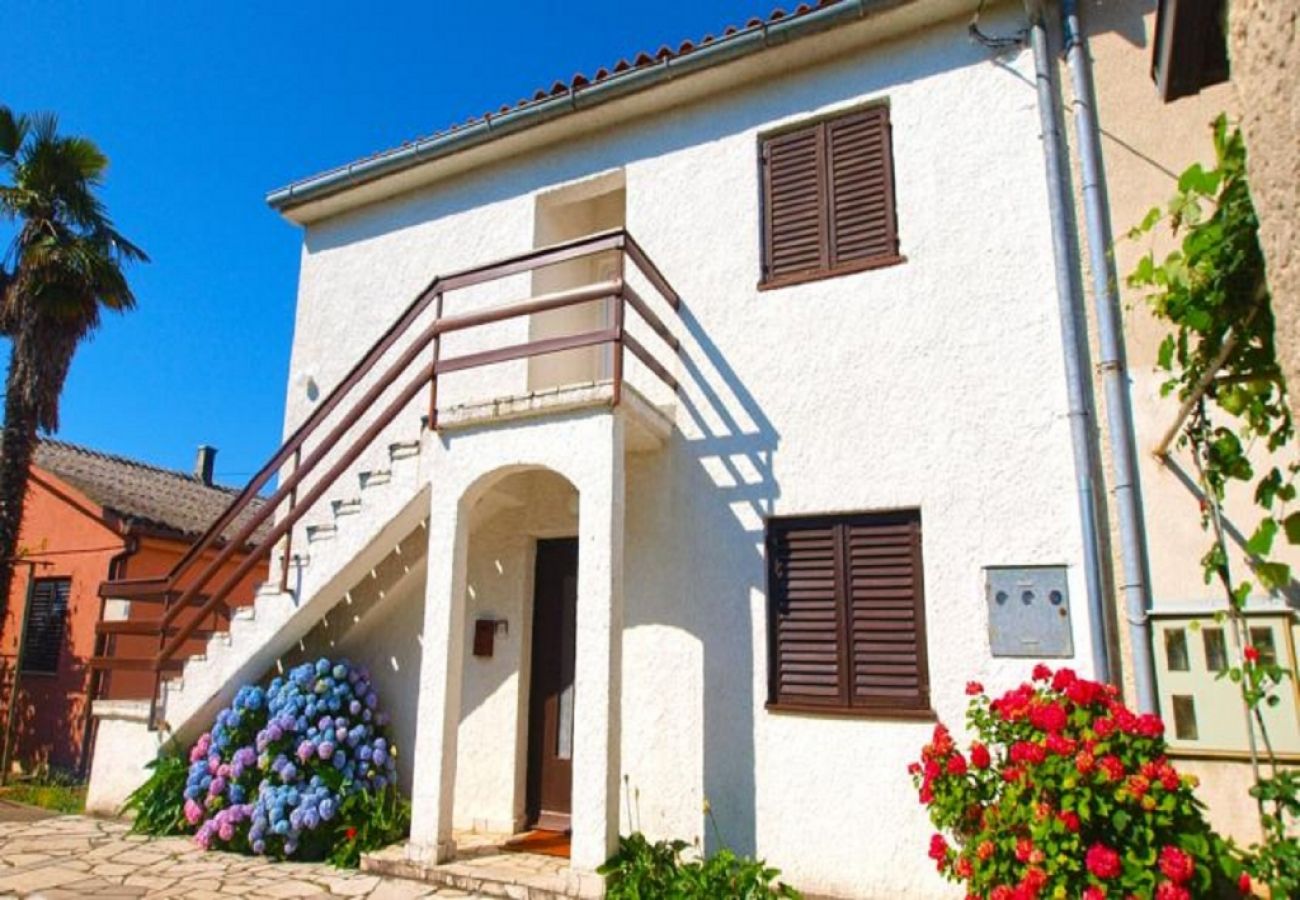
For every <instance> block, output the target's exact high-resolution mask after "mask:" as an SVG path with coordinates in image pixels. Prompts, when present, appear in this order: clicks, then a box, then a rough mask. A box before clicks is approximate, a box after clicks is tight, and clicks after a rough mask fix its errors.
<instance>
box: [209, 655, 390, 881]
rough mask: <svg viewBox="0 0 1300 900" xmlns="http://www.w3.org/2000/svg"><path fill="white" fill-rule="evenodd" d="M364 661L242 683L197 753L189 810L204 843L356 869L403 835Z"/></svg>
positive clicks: (382, 726) (381, 719)
mask: <svg viewBox="0 0 1300 900" xmlns="http://www.w3.org/2000/svg"><path fill="white" fill-rule="evenodd" d="M378 707H379V700H378V697H377V695H376V694H375V691H374V688H373V687H372V685H371V683H370V677H369V674H368V673H367V671H366V670H365V668H364V667H358V666H353V665H351V664H350V663H348V662H346V661H338V662H331V661H330V660H328V659H320V660H317V661H316V662H314V663H304V664H302V665H300V666H297V667H295V668H294V669H292V670H291V671H290V672H289V673H288V674H287V675H285V676H277V677H276V678H274V679H273V680H272V681H271V683H270V685H269V686H268V687H266V688H265V689H264V688H262V687H259V686H256V685H245V686H244V687H242V688H240V689H239V692H238V693H237V694H236V695H235V699H234V701H233V702H232V703H231V705H230V706H229V707H227V708H226V709H223V710H221V712H219V713H218V714H217V716H216V719H215V721H214V722H213V725H212V730H211V731H209V732H207V733H205V734H203V735H202V736H200V737H199V739H198V741H197V742H195V744H194V746H193V747H192V748H191V749H190V754H189V769H188V773H187V777H186V782H185V789H184V801H183V803H184V806H183V815H184V819H185V821H186V823H188V825H189V826H190V827H191V828H193V829H196V831H195V840H196V841H197V842H198V844H199V845H200V846H202V847H204V848H205V849H207V848H215V849H227V850H236V851H241V852H252V853H256V854H264V855H267V856H271V857H277V858H279V857H294V858H298V859H323V858H329V859H331V860H332V861H334V862H337V863H340V864H343V865H348V864H352V865H355V863H356V859H357V858H358V857H359V855H360V852H361V851H363V850H366V849H370V848H371V847H373V846H379V845H381V844H383V843H387V842H388V841H390V840H395V839H397V838H399V837H401V836H402V834H404V833H405V829H406V826H407V823H408V821H409V813H408V812H407V807H406V804H405V802H404V801H402V800H401V798H400V797H399V796H398V794H397V786H396V778H397V748H396V747H395V746H393V745H392V744H391V743H390V740H389V737H388V734H387V729H386V725H387V717H386V716H385V714H384V713H383V712H381V711H380V710H379V708H378Z"/></svg>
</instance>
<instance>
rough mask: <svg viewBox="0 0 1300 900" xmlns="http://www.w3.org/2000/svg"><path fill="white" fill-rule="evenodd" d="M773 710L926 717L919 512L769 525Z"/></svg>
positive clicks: (927, 692) (776, 521)
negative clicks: (918, 715) (919, 715)
mask: <svg viewBox="0 0 1300 900" xmlns="http://www.w3.org/2000/svg"><path fill="white" fill-rule="evenodd" d="M767 548H768V600H769V615H768V629H769V635H768V637H769V697H768V700H769V706H770V707H772V708H773V709H778V710H780V709H792V710H809V711H828V712H858V713H877V714H888V713H896V714H900V715H917V714H921V715H929V714H930V690H929V677H928V669H927V661H926V651H925V599H924V597H925V595H924V590H923V585H922V565H921V519H920V514H919V513H918V512H917V511H916V510H905V511H899V512H888V513H874V514H873V513H862V514H851V515H844V516H820V517H808V518H799V519H774V520H772V521H771V522H770V523H769V526H768V542H767Z"/></svg>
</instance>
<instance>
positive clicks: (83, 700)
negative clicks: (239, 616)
mask: <svg viewBox="0 0 1300 900" xmlns="http://www.w3.org/2000/svg"><path fill="white" fill-rule="evenodd" d="M215 455H216V451H215V450H214V449H212V448H210V447H201V448H199V455H198V460H197V462H196V465H195V471H194V473H193V474H189V473H185V472H177V471H172V470H168V469H161V468H158V467H156V466H150V465H147V464H145V463H141V462H137V461H135V460H130V459H125V458H123V457H120V456H112V455H110V454H106V453H100V452H98V451H95V450H90V449H88V448H85V447H78V446H75V445H73V444H67V443H63V442H60V441H52V440H42V441H40V443H39V445H38V446H37V450H36V455H35V458H34V460H33V462H32V467H31V479H30V481H29V482H28V488H27V496H26V499H25V501H24V503H23V520H22V527H21V529H20V531H19V541H18V546H19V552H18V556H19V559H18V561H17V562H16V563H15V566H14V577H13V579H12V583H11V586H10V591H9V598H8V602H7V603H6V604H5V608H4V618H3V621H0V741H3V740H5V738H6V736H5V734H4V730H7V731H8V735H7V741H8V745H9V753H8V758H9V760H10V766H11V767H16V768H22V769H30V768H32V767H34V766H39V765H46V764H47V765H49V766H50V767H52V768H57V769H61V770H65V771H68V772H72V773H75V774H77V775H84V774H85V772H86V770H87V768H88V766H89V760H90V749H91V745H92V742H93V740H94V735H93V733H92V728H93V725H92V723H93V718H92V717H91V716H90V715H89V712H90V700H91V698H94V697H109V698H124V697H141V696H147V695H148V694H149V692H150V691H151V690H152V687H153V676H152V673H151V672H145V671H141V672H106V673H102V674H98V675H96V674H94V673H92V672H91V669H90V666H89V663H90V659H91V657H93V656H95V655H96V654H97V652H98V653H102V652H103V649H104V648H103V646H102V644H100V643H98V642H97V638H96V633H95V624H96V623H97V622H98V621H99V619H100V615H101V609H102V605H103V601H102V600H101V599H100V597H99V585H100V582H102V581H104V580H106V579H109V578H143V577H147V576H157V575H163V574H165V573H166V572H167V571H168V570H169V569H170V568H171V566H172V565H173V563H175V562H176V560H178V559H179V558H180V557H181V555H182V554H183V553H184V552H185V550H186V549H187V548H188V547H189V545H190V544H191V543H192V542H193V540H194V538H196V537H197V536H198V535H199V534H201V533H202V532H203V531H204V530H205V529H206V528H207V527H208V525H209V524H210V523H211V522H213V521H214V520H215V519H216V518H217V517H218V516H219V515H220V514H221V512H222V510H224V509H225V508H226V506H227V504H229V502H230V501H231V499H232V498H233V497H234V495H235V493H236V491H235V490H234V489H231V488H226V487H222V486H220V485H217V484H214V483H213V482H212V463H213V459H214V457H215ZM256 508H257V504H254V506H253V509H252V510H251V511H249V512H245V513H244V514H243V517H241V519H238V520H236V522H235V524H234V525H233V526H232V528H236V529H237V528H238V527H239V526H240V525H241V524H242V523H243V522H244V521H247V519H246V517H247V516H248V515H251V514H252V511H255V510H256ZM242 559H243V556H242V555H241V554H236V555H235V556H234V557H233V558H232V559H231V560H230V561H229V562H228V563H227V564H226V568H225V571H230V570H232V569H233V568H234V567H235V566H237V565H238V564H239V563H240V562H241V561H242ZM266 577H267V566H266V564H265V562H263V563H262V564H261V565H258V566H256V567H254V569H253V570H252V572H250V573H249V575H248V577H247V578H246V579H245V581H244V582H243V583H241V584H240V585H239V587H238V589H237V590H236V592H235V593H234V594H233V595H232V599H233V601H234V602H235V603H236V604H237V605H244V604H248V603H251V602H252V599H253V594H254V591H255V590H256V587H257V584H258V583H259V582H261V581H264V580H266ZM24 611H26V616H24ZM161 612H162V611H161V610H160V609H156V608H146V607H144V606H140V607H139V608H133V609H132V610H131V614H130V617H131V618H137V617H139V618H157V617H158V616H159V615H160V614H161ZM24 620H25V626H24ZM202 639H203V637H202V635H200V636H199V637H196V638H195V640H196V641H198V640H202ZM100 640H103V639H100ZM111 640H115V641H118V642H119V643H120V642H123V641H140V640H144V641H147V640H149V638H146V637H127V636H115V637H113V638H111ZM20 648H21V655H20V652H19V651H20ZM20 659H21V668H20ZM15 678H16V679H17V682H18V689H17V703H16V704H15V705H14V707H13V710H12V715H11V710H10V703H11V700H12V698H13V696H14V683H15Z"/></svg>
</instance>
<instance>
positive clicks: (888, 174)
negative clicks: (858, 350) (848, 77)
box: [762, 104, 901, 286]
mask: <svg viewBox="0 0 1300 900" xmlns="http://www.w3.org/2000/svg"><path fill="white" fill-rule="evenodd" d="M892 156H893V149H892V147H891V140H890V128H889V107H888V106H885V105H883V104H876V105H874V106H871V107H868V108H867V109H862V110H858V111H857V112H853V113H848V114H846V115H843V116H839V117H837V118H832V119H826V120H824V121H820V122H816V123H814V124H812V125H807V126H805V127H803V128H799V129H797V130H795V131H788V132H784V133H782V134H778V135H774V136H773V137H769V138H764V139H763V142H762V162H763V277H762V282H763V284H764V285H770V286H780V285H783V284H793V283H797V282H800V281H810V280H812V279H815V278H824V277H827V276H830V275H839V274H842V273H846V272H854V271H858V270H861V269H869V268H874V267H876V266H880V265H888V264H890V263H894V262H899V261H901V257H899V255H898V225H897V220H896V215H895V211H894V173H893V158H892Z"/></svg>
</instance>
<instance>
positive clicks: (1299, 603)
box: [1165, 456, 1300, 609]
mask: <svg viewBox="0 0 1300 900" xmlns="http://www.w3.org/2000/svg"><path fill="white" fill-rule="evenodd" d="M1165 468H1166V469H1167V470H1168V471H1169V473H1170V474H1172V475H1173V476H1174V477H1175V478H1177V479H1178V483H1179V484H1181V485H1182V486H1183V487H1185V488H1187V492H1188V493H1189V494H1191V495H1192V496H1193V497H1195V498H1196V502H1197V503H1199V504H1201V506H1202V508H1204V507H1205V505H1206V504H1207V502H1208V498H1207V497H1206V496H1205V491H1203V490H1202V489H1201V486H1200V484H1198V483H1197V481H1196V479H1195V478H1194V477H1192V473H1190V472H1188V471H1187V469H1186V468H1184V467H1183V465H1182V464H1181V463H1180V462H1178V460H1176V459H1174V458H1173V457H1172V456H1171V457H1166V458H1165ZM1223 531H1224V534H1226V535H1227V536H1228V539H1229V540H1230V541H1232V542H1233V543H1234V544H1236V545H1237V549H1239V550H1240V551H1241V552H1242V553H1244V554H1245V555H1246V557H1247V558H1248V559H1249V560H1251V561H1252V562H1253V561H1255V560H1258V559H1259V557H1257V556H1255V555H1254V554H1253V553H1251V552H1250V550H1249V549H1248V548H1247V547H1246V543H1247V542H1248V541H1249V540H1250V538H1249V537H1248V536H1247V535H1246V534H1245V533H1244V532H1243V531H1242V530H1241V529H1240V528H1238V527H1237V525H1236V524H1235V523H1234V522H1233V521H1232V520H1231V519H1230V518H1228V516H1227V514H1226V513H1225V514H1224V517H1223ZM1211 539H1212V538H1211V535H1210V533H1209V532H1206V536H1205V540H1206V548H1207V549H1208V548H1209V546H1210V541H1211ZM1241 580H1242V574H1241V573H1236V581H1238V582H1240V581H1241ZM1278 593H1279V594H1280V595H1281V596H1282V598H1283V599H1284V600H1285V601H1286V603H1287V605H1288V606H1290V607H1291V608H1292V609H1300V581H1296V580H1295V579H1294V578H1292V579H1291V581H1290V582H1289V583H1288V584H1287V585H1286V586H1285V587H1283V588H1281V590H1279V591H1278Z"/></svg>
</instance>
